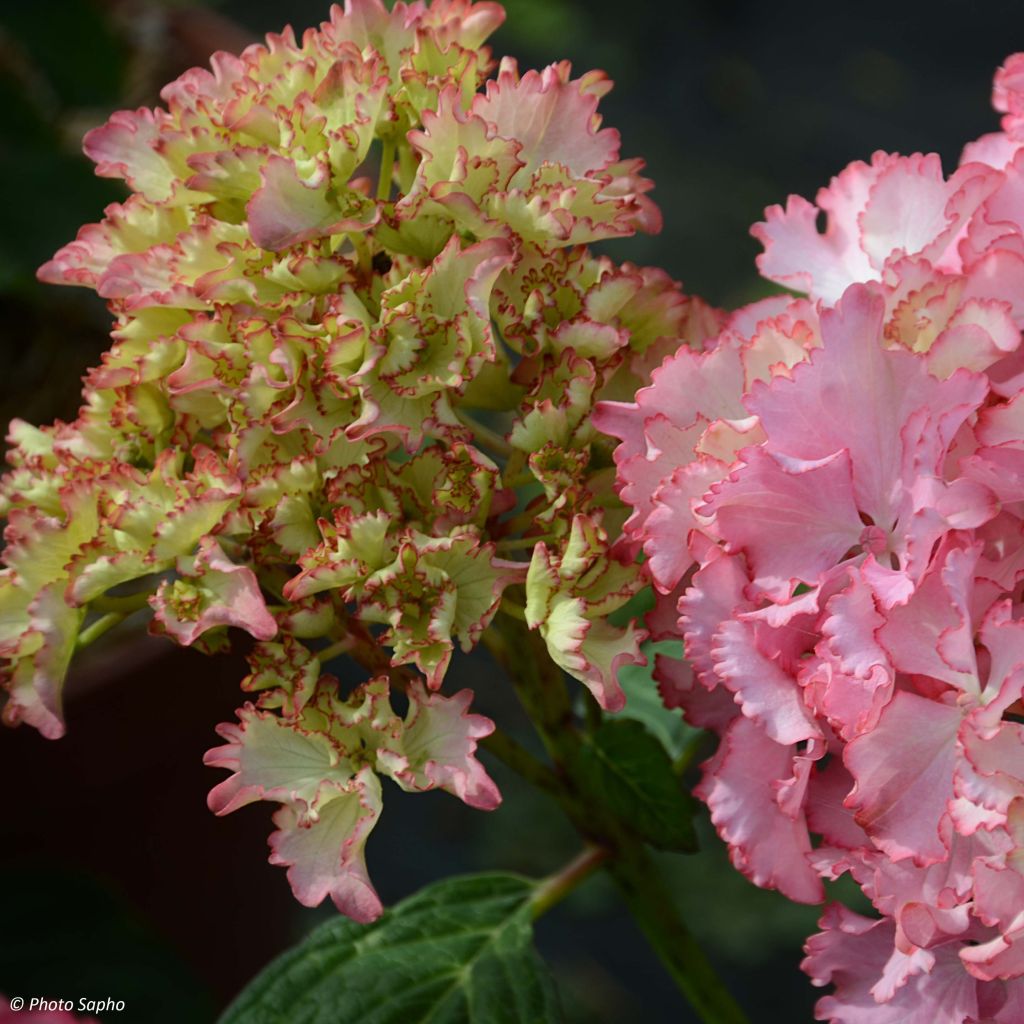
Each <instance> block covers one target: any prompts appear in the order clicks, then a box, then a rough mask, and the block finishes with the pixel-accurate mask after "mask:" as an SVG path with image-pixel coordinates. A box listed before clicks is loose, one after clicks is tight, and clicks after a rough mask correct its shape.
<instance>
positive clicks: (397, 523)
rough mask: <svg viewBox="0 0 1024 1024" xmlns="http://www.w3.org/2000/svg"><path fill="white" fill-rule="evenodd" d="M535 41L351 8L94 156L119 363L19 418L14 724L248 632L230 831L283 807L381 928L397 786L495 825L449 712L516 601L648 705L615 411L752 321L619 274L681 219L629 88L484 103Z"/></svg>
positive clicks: (593, 676) (608, 701) (251, 58)
mask: <svg viewBox="0 0 1024 1024" xmlns="http://www.w3.org/2000/svg"><path fill="white" fill-rule="evenodd" d="M503 17H504V15H503V12H502V10H501V8H500V7H499V6H498V5H496V4H494V3H490V2H484V3H472V2H470V0H433V2H431V3H429V4H425V3H421V2H415V3H412V4H411V5H406V4H405V3H397V4H396V5H395V6H394V8H393V9H392V10H390V11H388V10H387V9H386V8H385V7H384V6H383V4H382V3H381V2H380V0H348V2H347V3H346V7H345V9H344V10H342V9H340V8H338V7H335V8H334V9H333V10H332V12H331V15H330V20H329V21H327V22H326V23H325V24H323V25H322V26H321V27H320V28H319V29H317V30H310V31H308V32H306V33H305V34H304V35H303V36H302V38H301V39H297V38H296V37H295V36H294V34H293V33H292V32H291V31H290V30H287V29H286V30H285V31H284V32H283V33H282V34H280V35H271V36H269V37H268V38H267V42H266V45H254V46H252V47H250V48H249V49H247V50H246V51H245V52H244V53H242V54H241V56H238V57H235V56H231V55H228V54H224V53H218V54H216V55H215V56H214V57H213V58H212V61H211V67H210V70H202V69H195V70H192V71H189V72H187V73H186V74H184V75H182V76H181V77H180V78H179V79H178V80H177V81H175V82H173V83H172V84H171V85H169V86H167V87H166V88H165V89H164V90H163V93H162V97H163V100H164V101H165V103H166V109H157V110H148V109H140V110H137V111H126V112H121V113H117V114H115V115H114V116H113V117H111V118H110V120H109V121H108V122H107V123H106V124H105V125H103V126H102V127H100V128H97V129H96V130H94V131H92V132H90V133H89V135H88V136H87V138H86V141H85V150H86V153H87V154H88V155H89V156H90V157H91V158H92V159H93V160H94V161H95V163H96V165H97V166H96V170H97V173H98V174H100V175H103V176H108V177H115V178H120V179H123V180H124V181H125V183H126V184H127V186H128V188H129V189H130V195H129V196H128V198H127V199H126V200H125V201H124V202H123V203H115V204H113V205H112V206H110V207H108V209H107V210H106V211H105V217H104V219H103V220H102V221H101V222H100V223H98V224H92V225H89V226H87V227H85V228H83V229H82V230H81V231H80V233H79V235H78V237H77V239H76V240H75V241H73V242H71V243H70V244H69V245H67V246H65V247H64V248H63V249H61V250H60V251H59V252H58V253H57V254H56V256H55V257H54V258H53V260H51V261H50V262H49V263H47V264H46V266H44V267H43V268H42V270H41V271H40V276H41V277H42V279H43V280H45V281H50V282H54V283H62V284H71V285H79V286H84V287H87V288H92V289H94V290H95V291H96V292H97V293H98V294H99V295H100V296H102V297H103V298H105V299H106V300H108V302H109V307H110V310H111V312H112V313H113V314H114V316H115V317H116V323H115V327H114V331H113V346H112V348H111V349H110V351H109V352H108V353H106V355H105V356H104V358H103V361H102V364H101V365H100V366H99V367H97V368H95V369H94V370H92V371H90V372H89V374H88V375H87V377H86V380H85V390H84V401H83V406H82V408H81V411H80V414H79V416H78V418H77V419H76V420H74V421H73V422H71V423H57V424H55V425H53V426H48V427H41V428H37V427H33V426H29V425H28V424H26V423H23V422H17V421H16V422H15V423H13V424H12V426H11V432H10V443H11V451H10V453H9V455H8V459H9V461H10V463H11V467H12V468H11V470H10V471H9V472H8V473H7V475H6V476H5V477H4V478H3V481H2V500H3V512H4V514H5V515H6V518H7V521H8V526H7V533H6V539H7V546H6V549H5V551H4V554H3V561H4V565H5V568H4V569H3V570H2V573H0V603H2V606H3V614H2V617H0V655H2V657H3V659H4V665H5V668H4V681H5V685H6V688H7V691H8V695H9V696H8V701H7V704H6V707H5V711H4V715H5V719H6V720H7V721H8V722H9V723H17V722H27V723H29V724H31V725H33V726H35V727H36V728H38V729H39V730H40V732H42V733H43V735H45V736H47V737H51V738H55V737H58V736H60V735H61V734H62V733H63V731H64V728H65V725H64V717H63V712H62V688H63V683H64V678H65V675H66V673H67V670H68V666H69V663H70V661H71V659H72V656H73V654H74V652H75V651H76V650H77V649H78V648H80V647H82V646H84V645H86V644H88V643H89V642H91V641H92V640H94V639H95V638H96V637H98V636H99V635H100V634H102V633H104V632H105V631H107V630H108V629H110V628H113V627H114V626H116V625H118V624H119V623H120V622H121V621H122V620H124V619H126V618H128V617H130V616H133V615H138V614H148V613H151V625H150V631H151V632H153V633H155V634H160V635H163V636H165V637H167V638H168V639H170V640H173V641H175V642H176V643H178V644H182V645H185V646H193V647H196V648H199V649H200V650H202V651H204V652H215V651H218V650H221V649H223V648H224V647H226V646H227V645H228V643H229V641H228V639H227V636H228V630H229V629H235V630H241V631H245V632H247V633H248V634H250V636H251V638H252V640H251V641H250V643H249V646H248V654H247V657H248V661H249V666H250V670H251V671H250V674H248V675H247V676H246V677H245V678H244V679H243V680H242V684H241V685H242V688H243V690H244V691H246V693H247V694H248V695H249V696H250V700H249V702H247V703H245V704H244V705H243V707H242V708H241V709H240V710H239V712H238V722H237V723H233V724H224V725H221V726H220V728H219V732H220V734H221V736H222V738H223V740H224V744H223V745H222V746H219V747H217V748H216V749H213V750H211V751H210V752H209V754H208V755H207V760H208V762H209V763H210V764H211V765H214V766H216V767H218V768H225V769H227V770H228V771H230V772H231V773H232V774H231V776H230V778H228V779H227V780H226V781H224V782H222V783H221V784H220V785H218V786H217V787H216V788H215V789H214V790H213V792H212V793H211V795H210V806H211V808H212V809H213V810H214V811H215V812H216V813H218V814H224V813H228V812H230V811H232V810H234V809H235V808H237V807H240V806H242V805H243V804H246V803H249V802H251V801H256V800H266V801H270V802H273V803H275V804H278V805H280V806H279V808H278V810H277V811H276V813H275V815H274V823H275V826H276V831H275V832H274V834H273V836H272V837H271V847H272V855H271V859H272V861H273V862H274V863H277V864H281V865H283V866H286V867H287V868H288V873H289V878H290V881H291V884H292V887H293V889H294V891H295V894H296V896H297V898H298V899H299V900H301V901H302V902H303V903H306V904H309V905H314V904H317V903H319V902H320V901H321V900H323V898H324V897H325V896H327V895H329V896H331V898H332V899H333V900H334V902H335V903H336V904H337V906H338V907H339V908H340V909H341V910H342V911H343V912H344V913H346V914H349V915H350V916H352V917H353V918H356V919H357V920H360V921H368V920H371V919H373V918H374V917H376V916H377V915H378V914H379V913H380V912H381V904H380V901H379V899H378V898H377V895H376V893H375V892H374V889H373V887H372V885H371V883H370V881H369V878H368V876H367V872H366V867H365V861H364V849H363V848H364V844H365V841H366V837H367V835H368V834H369V832H370V830H371V829H372V828H373V826H374V824H375V822H376V820H377V817H378V815H379V812H380V806H381V787H380V782H379V776H380V775H387V776H389V777H390V778H391V779H392V780H394V781H395V782H396V783H397V784H398V785H399V786H401V787H402V788H403V789H407V790H426V789H433V788H441V789H445V790H448V791H449V792H451V793H453V794H454V795H456V796H457V797H459V798H460V799H462V800H464V801H465V802H466V803H468V804H470V805H472V806H474V807H479V808H483V809H488V808H493V807H495V806H496V805H497V804H498V802H499V799H500V797H499V794H498V791H497V789H496V788H495V786H494V784H493V782H492V781H491V780H490V779H489V778H488V777H487V775H486V773H485V771H484V769H483V767H482V766H481V765H480V763H479V762H478V761H477V760H476V757H475V750H476V747H477V743H478V741H479V740H480V739H481V738H482V737H484V736H486V735H487V734H488V733H489V732H490V731H491V729H492V728H493V725H492V723H491V722H490V721H488V720H487V719H486V718H483V717H481V716H479V715H475V714H471V713H469V711H468V706H469V703H470V699H471V696H472V694H471V693H470V691H468V690H463V691H461V692H460V693H456V694H454V695H445V694H443V693H442V686H443V683H444V678H445V673H446V669H447V667H448V664H449V661H450V659H451V657H452V654H453V651H454V649H455V647H456V646H459V647H461V648H462V649H463V650H469V649H470V648H472V647H473V646H474V645H475V644H476V643H477V642H478V640H479V639H480V636H481V634H482V633H483V631H484V630H485V629H486V628H487V627H488V624H489V623H490V622H491V620H492V618H493V616H494V615H495V614H496V612H497V610H498V608H499V605H501V603H502V602H503V601H504V602H505V603H506V606H507V607H509V608H511V610H512V612H513V613H516V612H518V614H519V615H520V616H521V617H525V618H527V619H528V621H529V624H530V626H531V627H533V628H535V629H538V630H539V631H540V632H541V634H542V635H543V637H544V639H545V640H546V643H547V646H548V648H549V650H550V652H551V656H552V658H553V659H554V660H555V661H556V662H557V663H558V664H559V665H561V666H563V667H564V668H565V669H566V670H567V671H568V672H570V673H571V674H573V675H574V676H576V677H577V678H578V679H580V680H581V681H582V682H583V683H584V684H585V685H586V686H588V687H589V688H590V689H591V690H592V691H593V693H594V695H595V696H596V698H597V699H598V700H599V701H600V702H601V703H602V704H603V705H604V706H605V707H606V708H615V707H619V706H621V704H622V703H623V696H622V691H621V689H620V688H619V686H618V683H617V682H616V679H615V675H616V669H617V667H618V666H619V665H621V664H625V663H629V662H635V661H638V660H640V657H641V656H640V654H639V646H638V645H639V643H640V641H641V640H642V639H643V633H642V631H639V630H636V629H623V628H619V627H615V626H612V625H610V624H609V623H608V622H607V619H606V616H607V615H608V614H609V613H610V612H611V611H613V610H615V609H616V608H618V607H620V606H621V605H622V604H624V603H625V601H627V600H628V599H629V597H630V596H631V595H632V594H634V593H635V592H636V591H637V590H638V589H639V588H640V587H641V586H642V585H643V584H644V579H643V575H642V570H641V569H640V568H639V567H638V566H636V565H633V564H630V563H628V562H627V563H623V562H621V561H620V560H618V558H617V557H616V553H613V552H612V549H611V542H610V541H609V537H608V530H609V529H612V530H614V529H615V528H616V527H617V524H618V522H619V521H620V520H621V514H620V513H619V512H618V511H616V510H617V509H621V505H619V503H618V501H617V498H616V496H615V494H614V491H613V479H614V467H613V466H612V464H611V459H610V456H609V449H608V448H607V447H605V448H604V449H603V450H601V449H599V448H596V447H595V440H596V439H598V435H597V434H596V432H595V429H594V427H593V424H592V421H591V416H590V413H591V410H592V408H593V406H594V404H595V402H596V401H597V400H598V399H599V398H609V397H611V398H615V397H625V396H628V395H631V394H632V393H633V392H634V391H635V388H636V387H637V386H638V385H639V383H640V382H641V381H642V380H643V379H645V378H646V377H647V376H648V374H649V371H650V369H651V367H653V366H655V365H657V364H658V363H659V362H660V361H661V360H662V359H663V358H664V357H665V355H666V354H667V353H669V352H670V351H672V350H674V348H675V347H676V346H677V345H678V339H679V338H691V339H692V340H693V342H694V343H695V344H700V343H701V342H702V341H703V340H704V338H705V337H706V336H708V335H710V334H714V333H716V332H717V331H718V330H719V329H720V327H721V323H720V320H719V318H718V315H717V314H716V313H715V312H714V311H712V310H709V309H708V308H707V307H705V306H703V305H702V304H700V303H699V302H696V301H691V300H689V299H687V298H686V297H684V296H683V295H682V294H681V292H680V290H679V287H678V286H677V285H676V284H675V283H674V282H673V281H671V280H670V279H669V278H668V277H667V276H666V275H665V274H663V273H661V272H660V271H655V270H648V269H641V268H638V267H635V266H632V265H629V264H626V265H623V266H617V265H615V264H614V263H612V262H611V261H610V260H608V259H606V258H598V257H595V256H593V255H591V254H590V252H589V251H588V250H587V248H586V245H587V244H588V243H590V242H593V241H596V240H599V239H607V238H612V237H619V236H624V235H629V234H631V233H633V232H634V231H636V230H638V229H640V230H645V231H653V230H657V229H658V226H659V220H658V213H657V210H656V208H655V207H654V206H653V204H652V203H651V202H650V200H649V199H648V198H647V196H646V193H647V191H648V190H649V189H650V187H651V183H650V182H649V181H648V180H646V179H645V178H643V177H642V176H641V175H640V171H641V168H642V163H641V162H640V161H638V160H621V159H620V157H619V136H618V134H617V133H616V132H615V131H614V130H612V129H608V128H602V127H601V125H600V117H599V115H598V113H597V105H598V100H599V98H600V96H601V95H602V94H603V93H605V92H606V91H607V90H608V89H609V88H610V85H611V83H610V82H609V81H608V80H607V78H605V76H604V75H603V74H601V73H599V72H592V73H588V74H585V75H583V76H582V77H579V78H573V77H572V73H571V69H570V67H569V65H568V64H565V63H562V64H556V65H553V66H551V67H548V68H546V69H544V70H543V71H541V72H534V71H530V72H527V73H525V74H521V73H520V72H519V70H518V69H517V67H516V64H515V63H514V62H513V61H508V60H506V61H503V62H502V63H501V64H500V66H498V68H497V70H496V74H495V75H494V77H489V76H490V75H491V73H492V71H494V65H493V62H492V60H491V55H490V51H489V49H488V48H487V47H486V46H485V45H484V40H485V39H486V37H487V36H488V34H489V33H490V32H491V31H493V30H494V29H495V28H496V27H497V26H498V25H499V24H500V23H501V21H502V19H503ZM604 443H605V444H606V442H604ZM531 557H532V560H531ZM342 653H344V654H347V655H350V656H351V657H352V658H354V659H355V660H356V661H357V662H359V663H360V664H361V665H362V666H364V668H365V670H366V673H367V677H368V679H367V682H366V683H365V684H363V685H361V686H359V687H358V688H356V689H355V691H354V692H344V688H343V687H341V685H340V684H339V682H338V680H337V679H336V678H334V677H333V676H331V675H329V674H326V673H325V667H326V666H327V664H328V663H329V662H330V661H331V660H332V659H333V658H335V657H336V656H338V655H339V654H342ZM395 687H399V688H401V689H402V690H403V691H404V693H405V695H406V697H407V699H408V711H407V712H406V713H404V714H403V715H400V714H396V712H395V710H394V709H393V706H392V695H393V689H394V688H395Z"/></svg>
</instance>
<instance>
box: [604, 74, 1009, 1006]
mask: <svg viewBox="0 0 1024 1024" xmlns="http://www.w3.org/2000/svg"><path fill="white" fill-rule="evenodd" d="M1021 59H1022V58H1021V56H1020V55H1017V56H1015V57H1011V58H1010V59H1009V60H1008V61H1007V63H1006V65H1005V66H1004V67H1003V68H1002V69H1001V70H1000V71H999V73H998V74H997V78H996V91H995V96H996V106H997V108H998V109H1000V110H1001V111H1003V112H1004V113H1005V117H1004V121H1003V129H1004V130H1003V132H1002V133H998V134H997V135H994V136H988V137H986V138H985V139H983V140H981V141H979V142H978V143H975V144H972V145H970V146H968V147H967V149H966V151H965V154H964V159H963V161H962V162H961V164H960V165H959V167H957V168H956V169H955V170H954V171H953V172H952V173H951V174H950V175H948V176H944V175H943V172H942V168H941V163H940V161H939V158H938V157H937V156H920V155H915V156H911V157H902V156H896V155H890V154H884V153H878V154H875V156H874V157H873V158H872V160H871V162H870V164H866V163H859V162H858V163H855V164H852V165H851V166H850V167H848V168H846V170H844V171H843V172H842V173H841V174H839V175H838V176H837V177H836V178H835V179H834V180H833V181H832V183H831V185H830V186H829V187H828V188H826V189H823V190H822V191H821V192H819V194H818V197H817V205H816V206H815V205H812V204H811V203H809V202H807V201H806V200H804V199H801V198H799V197H791V198H790V200H789V201H788V203H787V204H786V206H785V208H783V207H779V206H775V207H771V208H770V209H769V210H768V211H767V212H766V219H765V220H764V222H762V223H760V224H758V225H756V226H755V228H754V235H755V237H757V238H758V240H759V241H761V242H762V244H763V245H764V252H763V254H762V256H761V257H760V259H759V261H758V265H759V267H760V269H761V272H762V273H763V274H764V275H765V276H767V277H769V278H770V279H772V280H774V281H777V282H779V283H780V284H784V285H786V286H788V287H791V288H795V289H799V290H801V291H804V292H806V293H807V294H806V297H796V298H794V297H791V296H788V295H781V296H777V297H774V298H771V299H767V300H764V301H762V302H759V303H755V304H754V305H752V306H749V307H746V308H744V309H741V310H738V311H737V312H736V313H734V314H732V315H731V316H730V317H729V319H728V320H727V321H726V323H725V325H724V329H723V330H722V331H721V332H720V333H719V334H718V336H717V337H716V338H714V339H712V340H710V341H709V342H707V343H705V345H704V346H703V347H702V349H700V350H695V349H693V348H691V347H688V346H683V347H681V348H680V349H679V351H678V352H677V353H675V354H674V355H671V356H669V358H668V359H666V360H665V362H664V363H662V365H661V366H660V367H658V368H657V369H656V370H654V372H653V373H652V375H651V382H650V385H649V386H648V387H646V388H643V389H641V390H640V391H639V392H638V394H637V395H636V397H635V399H634V400H633V401H631V402H628V401H620V402H610V403H606V404H603V405H602V406H599V408H598V410H597V413H596V417H595V420H596V423H597V425H598V426H599V427H600V428H601V429H602V430H604V431H605V432H607V433H609V434H611V435H612V436H614V437H616V438H617V439H618V440H619V442H620V443H619V445H618V448H617V450H616V453H615V460H616V464H617V469H618V484H617V486H618V488H619V492H620V494H621V496H622V498H623V499H624V500H625V501H627V502H628V504H629V505H630V506H632V509H633V512H632V515H631V516H630V518H629V520H628V521H627V522H626V524H625V530H624V537H623V539H622V541H621V543H622V544H623V545H625V546H627V548H628V550H630V551H632V552H636V551H638V550H642V551H643V553H644V554H645V556H646V559H647V564H648V565H649V568H650V572H651V575H652V577H653V580H654V582H655V584H656V587H657V589H658V591H659V595H660V596H659V606H658V608H657V609H656V610H655V612H654V613H652V614H651V616H649V623H650V625H651V628H652V631H653V632H655V633H656V634H657V635H659V636H678V637H681V638H682V639H683V640H684V645H685V650H686V654H687V658H688V662H689V664H684V663H680V662H674V661H672V660H671V659H668V658H665V657H659V662H658V667H657V672H656V674H657V676H658V679H659V685H660V688H661V693H662V696H663V698H664V699H665V702H666V703H667V704H668V705H669V706H671V707H682V708H683V709H684V711H685V713H686V715H687V717H688V718H689V719H690V721H691V722H693V723H694V724H695V725H698V726H700V727H703V728H707V729H709V730H711V731H713V732H714V733H716V734H717V735H718V737H719V746H718V749H717V751H716V753H715V754H714V756H713V757H712V758H711V759H710V760H709V761H707V762H706V763H705V765H704V775H703V779H702V781H701V783H700V785H699V786H698V788H697V790H696V792H697V793H698V795H699V796H701V797H702V798H703V799H704V800H705V801H706V802H707V804H708V806H709V808H710V811H711V817H712V820H713V822H714V824H715V825H716V827H717V829H718V831H719V833H720V835H721V836H722V838H723V839H724V840H725V841H726V842H727V843H728V845H729V848H730V853H731V857H732V860H733V863H734V864H735V865H736V867H737V868H739V869H740V870H741V871H743V872H744V874H746V875H747V877H749V878H750V879H751V880H752V881H753V882H755V883H756V884H758V885H761V886H767V887H772V888H776V889H779V890H780V891H781V892H783V893H784V894H786V895H787V896H789V897H790V898H792V899H794V900H799V901H803V902H817V901H819V900H821V899H822V898H823V895H824V892H823V888H822V879H833V878H837V877H839V876H840V875H843V874H846V873H849V874H850V875H852V877H853V878H854V879H855V880H856V882H857V883H858V884H859V885H860V886H861V888H862V889H863V891H864V893H865V895H866V896H867V897H868V898H869V899H870V901H871V903H872V904H873V906H874V908H875V910H876V912H877V913H878V915H879V917H878V918H877V919H871V918H867V917H864V916H862V915H859V914H855V913H853V912H851V911H849V910H847V909H846V908H845V907H831V908H829V909H828V910H826V912H825V916H824V917H823V918H822V921H821V926H822V928H823V929H824V930H823V931H822V932H821V933H820V934H819V935H817V936H814V937H813V938H811V940H810V941H809V943H808V946H807V952H808V957H807V960H806V961H805V964H804V966H805V969H806V970H807V971H808V973H809V974H810V975H811V977H812V979H813V980H814V982H815V984H821V985H825V984H829V983H832V984H834V985H835V991H834V993H833V994H832V995H830V996H827V997H825V998H824V999H822V1000H821V1001H820V1002H819V1004H818V1008H817V1010H818V1018H819V1019H821V1020H829V1021H833V1022H837V1024H838V1022H843V1024H888V1022H891V1021H895V1020H901V1021H902V1020H913V1021H921V1022H922V1024H924V1022H925V1021H927V1022H932V1021H936V1020H940V1019H941V1020H949V1021H951V1022H954V1021H955V1022H957V1024H966V1022H977V1021H981V1020H985V1021H1000V1022H1002V1021H1006V1022H1010V1021H1016V1020H1019V1019H1021V1013H1022V1009H1021V1007H1022V1005H1024V1003H1022V999H1024V957H1022V955H1021V950H1022V949H1024V945H1022V942H1021V940H1022V937H1024V932H1022V928H1021V920H1020V905H1021V904H1020V900H1021V896H1022V895H1024V889H1022V888H1021V885H1020V881H1021V863H1022V862H1021V857H1022V849H1024V847H1022V846H1021V843H1022V840H1024V832H1022V831H1021V820H1022V819H1021V814H1022V808H1024V726H1022V725H1021V723H1020V711H1021V708H1022V706H1024V701H1022V694H1024V619H1022V617H1021V599H1020V584H1021V582H1022V580H1024V543H1022V541H1024V519H1022V515H1024V512H1022V510H1024V464H1022V463H1021V458H1022V455H1024V432H1022V427H1024V420H1022V419H1021V416H1020V414H1019V411H1018V410H1019V409H1021V408H1024V405H1022V404H1021V403H1022V399H1021V387H1022V384H1024V375H1022V370H1024V363H1022V354H1021V335H1020V328H1021V326H1022V325H1024V315H1022V314H1024V276H1022V270H1024V263H1022V262H1021V260H1022V259H1024V246H1022V244H1021V239H1022V238H1024V190H1022V189H1021V188H1020V185H1019V174H1020V168H1022V167H1024V162H1022V161H1024V157H1022V156H1021V154H1022V153H1024V149H1022V147H1024V132H1022V131H1021V120H1020V114H1021V111H1022V110H1024V106H1022V105H1021V103H1020V88H1019V87H1020V70H1021ZM822 212H823V213H824V214H825V223H824V230H823V231H819V230H818V228H817V226H816V225H817V220H818V216H819V213H822Z"/></svg>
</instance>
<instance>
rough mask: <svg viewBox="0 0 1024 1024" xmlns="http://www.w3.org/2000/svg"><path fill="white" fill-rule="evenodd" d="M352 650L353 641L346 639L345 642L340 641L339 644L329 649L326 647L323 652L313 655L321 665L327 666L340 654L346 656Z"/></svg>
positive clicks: (334, 644) (315, 652) (316, 652)
mask: <svg viewBox="0 0 1024 1024" xmlns="http://www.w3.org/2000/svg"><path fill="white" fill-rule="evenodd" d="M350 650H352V639H351V638H350V637H345V639H344V640H339V641H338V642H337V643H333V644H331V645H330V646H329V647H324V648H323V649H322V650H319V651H314V652H313V653H314V654H315V655H316V660H317V661H319V662H320V664H321V665H326V664H327V662H329V661H330V660H331V659H332V658H336V657H337V656H338V655H339V654H345V653H347V652H348V651H350Z"/></svg>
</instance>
